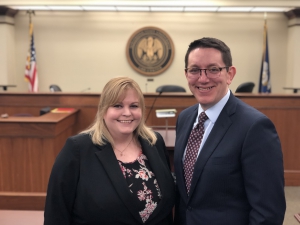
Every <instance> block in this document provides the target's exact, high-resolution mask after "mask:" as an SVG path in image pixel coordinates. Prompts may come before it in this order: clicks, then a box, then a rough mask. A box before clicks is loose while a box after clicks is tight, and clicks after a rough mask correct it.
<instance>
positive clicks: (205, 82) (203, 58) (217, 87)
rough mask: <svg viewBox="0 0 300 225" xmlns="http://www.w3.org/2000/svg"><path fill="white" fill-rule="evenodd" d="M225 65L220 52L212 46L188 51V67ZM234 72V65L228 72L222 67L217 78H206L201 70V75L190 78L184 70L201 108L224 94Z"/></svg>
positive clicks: (208, 105)
mask: <svg viewBox="0 0 300 225" xmlns="http://www.w3.org/2000/svg"><path fill="white" fill-rule="evenodd" d="M225 66H226V65H225V64H224V62H223V60H222V54H221V52H220V51H219V50H217V49H214V48H196V49H194V50H193V51H191V52H190V54H189V57H188V68H197V69H207V68H211V67H217V68H220V67H225ZM235 72H236V69H235V67H233V66H231V67H229V70H228V72H227V70H226V68H224V69H222V71H220V75H219V76H218V77H217V78H208V77H207V76H206V75H205V72H204V71H203V70H202V71H201V76H196V77H194V78H191V77H190V76H188V73H187V72H185V76H186V78H187V81H188V85H189V88H190V90H191V92H192V93H193V95H194V96H195V98H196V99H197V101H198V102H199V103H200V105H201V106H202V108H203V110H207V109H208V108H210V107H212V106H213V105H215V104H216V103H218V102H219V101H220V100H221V99H222V98H223V97H224V96H225V95H226V93H227V91H228V86H229V84H231V82H232V80H233V77H234V75H235Z"/></svg>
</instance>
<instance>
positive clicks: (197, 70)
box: [189, 69, 199, 73]
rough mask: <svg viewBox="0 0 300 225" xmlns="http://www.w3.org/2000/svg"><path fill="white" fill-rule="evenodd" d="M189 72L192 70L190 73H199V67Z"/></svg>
mask: <svg viewBox="0 0 300 225" xmlns="http://www.w3.org/2000/svg"><path fill="white" fill-rule="evenodd" d="M189 72H190V73H198V72H199V69H190V70H189Z"/></svg>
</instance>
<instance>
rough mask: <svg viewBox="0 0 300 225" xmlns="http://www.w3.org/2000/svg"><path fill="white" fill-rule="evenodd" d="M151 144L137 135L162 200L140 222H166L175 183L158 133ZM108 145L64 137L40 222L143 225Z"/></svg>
mask: <svg viewBox="0 0 300 225" xmlns="http://www.w3.org/2000/svg"><path fill="white" fill-rule="evenodd" d="M157 136H158V140H157V142H156V144H155V145H154V146H151V145H149V144H148V142H147V141H146V140H143V139H141V138H140V143H141V145H142V149H143V153H144V154H145V155H146V156H147V158H148V160H149V163H150V166H151V169H152V171H153V172H154V174H155V176H156V179H157V182H158V185H159V187H160V190H161V194H162V199H161V200H160V202H159V204H158V205H157V207H156V209H155V211H154V212H153V213H152V215H151V216H150V217H149V219H148V220H147V221H146V223H145V224H149V225H154V224H155V225H158V224H159V225H169V224H172V221H173V220H172V208H173V206H174V202H175V184H174V179H173V177H172V175H171V172H170V167H169V158H168V156H167V151H166V148H165V143H164V141H163V139H162V137H161V136H160V135H159V134H157ZM135 201H137V199H135V198H134V197H132V195H131V193H130V191H129V189H128V184H127V183H126V180H125V179H124V176H123V173H122V171H121V169H120V166H119V164H118V162H117V159H116V157H115V154H114V152H113V149H112V147H111V145H110V144H107V145H104V146H97V145H94V144H93V143H92V141H91V138H90V136H89V135H88V134H79V135H76V136H73V137H71V138H68V140H67V142H66V144H65V146H64V147H63V149H62V151H61V152H60V153H59V155H58V156H57V158H56V161H55V163H54V166H53V169H52V173H51V175H50V180H49V185H48V191H47V197H46V205H45V221H44V224H45V225H79V224H88V225H100V224H101V225H106V224H107V225H117V224H123V225H124V224H130V225H138V224H143V222H142V219H141V217H140V215H139V213H138V210H137V209H136V204H135Z"/></svg>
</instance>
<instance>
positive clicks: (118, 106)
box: [113, 104, 122, 108]
mask: <svg viewBox="0 0 300 225" xmlns="http://www.w3.org/2000/svg"><path fill="white" fill-rule="evenodd" d="M113 107H114V108H121V107H122V106H121V105H119V104H117V105H114V106H113Z"/></svg>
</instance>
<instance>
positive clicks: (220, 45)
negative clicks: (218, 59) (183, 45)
mask: <svg viewBox="0 0 300 225" xmlns="http://www.w3.org/2000/svg"><path fill="white" fill-rule="evenodd" d="M196 48H215V49H217V50H219V51H220V52H221V54H222V59H223V62H224V63H225V65H226V66H232V58H231V52H230V48H229V47H228V46H227V45H226V44H225V43H224V42H223V41H221V40H219V39H216V38H211V37H204V38H201V39H198V40H195V41H193V42H192V43H190V45H189V48H188V50H187V52H186V54H185V59H184V61H185V68H187V66H188V59H189V55H190V53H191V51H193V50H194V49H196Z"/></svg>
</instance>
